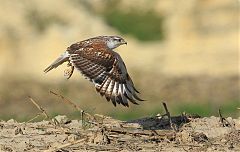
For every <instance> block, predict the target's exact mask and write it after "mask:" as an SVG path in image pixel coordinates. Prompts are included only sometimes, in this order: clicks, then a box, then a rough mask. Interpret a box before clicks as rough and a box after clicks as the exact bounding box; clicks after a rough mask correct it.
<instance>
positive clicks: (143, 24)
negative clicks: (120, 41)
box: [102, 3, 164, 41]
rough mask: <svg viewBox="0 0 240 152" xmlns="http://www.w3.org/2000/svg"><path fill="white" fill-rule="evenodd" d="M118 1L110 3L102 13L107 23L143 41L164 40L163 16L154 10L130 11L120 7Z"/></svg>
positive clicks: (135, 9)
mask: <svg viewBox="0 0 240 152" xmlns="http://www.w3.org/2000/svg"><path fill="white" fill-rule="evenodd" d="M119 8H121V7H118V5H117V3H108V4H107V6H106V9H104V11H103V13H102V15H103V17H104V19H105V21H106V23H107V24H108V25H110V26H112V27H114V28H116V29H117V30H118V31H119V32H121V33H122V34H129V35H132V36H134V37H135V38H137V39H138V40H141V41H154V40H163V38H164V32H163V17H162V16H159V15H158V14H157V13H156V12H154V11H152V10H147V11H142V10H140V9H137V8H134V9H131V10H130V11H124V10H121V9H119Z"/></svg>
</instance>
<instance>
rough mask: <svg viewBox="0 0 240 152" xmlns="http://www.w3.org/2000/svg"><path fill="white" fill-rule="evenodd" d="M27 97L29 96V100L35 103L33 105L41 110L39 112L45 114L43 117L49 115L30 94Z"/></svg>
mask: <svg viewBox="0 0 240 152" xmlns="http://www.w3.org/2000/svg"><path fill="white" fill-rule="evenodd" d="M28 98H29V99H30V101H31V102H32V103H33V104H34V105H35V107H37V108H38V110H39V111H41V113H42V114H43V115H44V116H45V118H44V119H46V118H48V119H49V116H48V114H47V113H46V111H45V110H44V109H43V108H42V107H41V106H39V105H38V104H37V103H36V102H35V101H34V100H33V99H32V98H31V97H30V96H28Z"/></svg>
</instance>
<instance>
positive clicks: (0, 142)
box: [0, 115, 240, 152]
mask: <svg viewBox="0 0 240 152" xmlns="http://www.w3.org/2000/svg"><path fill="white" fill-rule="evenodd" d="M171 119H172V123H173V124H175V127H176V128H177V129H176V130H174V129H172V127H171V125H170V123H169V119H168V118H167V117H165V116H155V117H148V118H142V119H138V120H133V121H120V120H115V119H113V118H111V117H106V116H102V115H94V116H92V118H89V117H87V116H85V117H84V120H70V119H68V118H67V117H66V116H57V117H55V118H53V119H52V120H48V121H45V120H44V121H41V122H33V123H30V122H28V123H25V122H17V121H15V120H9V121H1V122H0V151H46V152H51V151H58V152H60V151H61V152H63V151H64V152H68V151H71V152H72V151H73V152H74V151H84V150H86V151H240V118H238V119H232V118H227V119H226V121H227V122H228V123H229V125H228V126H222V124H221V122H220V121H219V120H220V119H219V118H218V117H205V118H200V117H197V116H194V117H192V116H186V115H182V116H177V117H171Z"/></svg>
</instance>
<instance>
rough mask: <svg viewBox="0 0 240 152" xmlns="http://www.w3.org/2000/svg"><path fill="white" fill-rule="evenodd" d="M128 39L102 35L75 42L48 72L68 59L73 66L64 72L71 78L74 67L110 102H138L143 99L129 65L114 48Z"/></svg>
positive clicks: (47, 69) (69, 64)
mask: <svg viewBox="0 0 240 152" xmlns="http://www.w3.org/2000/svg"><path fill="white" fill-rule="evenodd" d="M123 44H127V42H126V41H125V40H124V39H123V38H121V37H119V36H98V37H94V38H90V39H87V40H83V41H80V42H77V43H75V44H72V45H71V46H70V47H68V48H67V50H66V51H65V52H64V53H63V54H62V55H61V56H60V57H59V58H57V59H56V60H55V61H54V62H53V63H52V64H51V65H50V66H49V67H47V68H46V69H45V70H44V72H45V73H47V72H48V71H50V70H52V69H53V68H57V67H58V66H59V65H61V64H62V63H64V62H68V66H69V67H70V69H67V70H65V71H64V74H65V76H67V78H68V79H69V78H70V77H71V75H72V73H73V71H74V68H76V69H77V70H79V71H80V72H81V73H82V75H83V76H84V77H85V78H87V79H88V80H90V81H91V82H92V83H93V84H94V85H95V88H96V90H97V92H99V93H100V94H101V95H102V96H105V98H106V99H107V101H110V100H111V101H112V103H113V105H114V106H116V103H118V104H122V105H123V106H127V107H128V101H130V102H132V103H133V104H138V103H137V102H136V101H143V100H142V99H141V98H139V97H138V95H137V93H139V92H138V91H137V89H136V88H135V87H134V84H133V81H132V79H131V78H130V76H129V74H128V72H127V69H126V66H125V64H124V62H123V60H122V58H121V56H120V55H119V54H118V53H117V52H115V51H113V49H115V48H117V47H118V46H120V45H123Z"/></svg>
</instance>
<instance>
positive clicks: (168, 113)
mask: <svg viewBox="0 0 240 152" xmlns="http://www.w3.org/2000/svg"><path fill="white" fill-rule="evenodd" d="M162 104H163V107H164V109H165V112H166V115H167V117H168V120H169V124H170V127H171V128H172V129H173V130H174V131H177V126H176V125H175V124H174V123H173V122H172V118H171V115H170V112H169V111H168V108H167V104H166V103H165V102H163V103H162Z"/></svg>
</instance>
